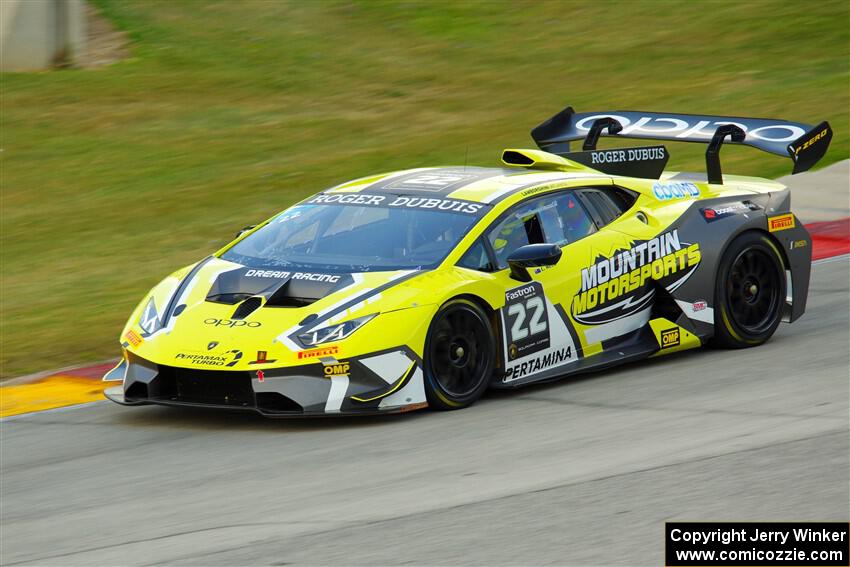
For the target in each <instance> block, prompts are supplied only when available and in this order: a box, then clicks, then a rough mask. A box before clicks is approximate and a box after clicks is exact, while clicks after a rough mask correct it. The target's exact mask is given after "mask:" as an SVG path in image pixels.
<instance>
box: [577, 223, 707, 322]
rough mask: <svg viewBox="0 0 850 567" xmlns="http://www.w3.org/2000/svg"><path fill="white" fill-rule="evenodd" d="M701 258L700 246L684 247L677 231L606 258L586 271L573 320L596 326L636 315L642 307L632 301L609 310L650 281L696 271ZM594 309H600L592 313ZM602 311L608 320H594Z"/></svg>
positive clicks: (582, 276)
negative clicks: (690, 270)
mask: <svg viewBox="0 0 850 567" xmlns="http://www.w3.org/2000/svg"><path fill="white" fill-rule="evenodd" d="M701 258H702V255H701V253H700V249H699V244H690V245H688V244H687V243H686V244H685V245H683V244H682V243H681V242H680V241H679V231H678V230H675V229H674V230H672V231H670V232H665V233H663V234H660V235H658V236H656V237H655V238H653V239H651V240H648V241H646V242H640V243H638V244H634V245H632V247H631V248H629V249H628V250H623V251H620V252H617V253H615V254H613V255H612V256H611V257H610V258H604V257H603V258H601V259H599V260H597V261H596V263H594V264H593V265H592V266H590V267H588V268H582V270H581V292H580V293H579V294H578V295H577V296H576V297H575V298H574V299H573V305H572V310H573V317H574V318H575V319H576V320H577V321H579V322H581V323H584V324H587V325H594V324H599V323H602V322H605V321H609V320H612V319H616V318H619V317H622V316H625V315H628V314H630V313H632V312H635V311H636V310H637V309H636V308H637V307H642V305H639V304H638V303H636V302H635V303H632V302H630V301H628V300H626V301H624V302H623V305H622V306H621V309H620V310H619V311H618V310H611V309H610V308H608V307H609V306H610V304H611V303H612V302H613V301H615V300H618V299H627V297H628V296H629V294H632V293H634V292H637V291H640V290H643V289H644V286H645V285H646V283H647V280H661V279H664V278H666V277H668V276H670V275H673V274H677V273H680V272H684V271H685V270H689V269H695V268H696V266H697V265H698V264H699V262H700V260H701ZM594 308H597V309H596V310H595V311H592V310H593V309H594ZM610 311H612V312H610ZM602 312H605V313H606V315H605V318H604V320H602V321H598V320H594V316H598V315H600V314H601V313H602ZM609 312H610V313H609Z"/></svg>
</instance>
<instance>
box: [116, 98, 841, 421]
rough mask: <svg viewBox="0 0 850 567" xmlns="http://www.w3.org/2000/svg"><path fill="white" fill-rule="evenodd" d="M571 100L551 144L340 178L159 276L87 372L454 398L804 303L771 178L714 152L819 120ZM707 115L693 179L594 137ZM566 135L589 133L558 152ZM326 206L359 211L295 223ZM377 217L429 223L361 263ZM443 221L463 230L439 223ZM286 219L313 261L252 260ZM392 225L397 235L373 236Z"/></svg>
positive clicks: (671, 347)
mask: <svg viewBox="0 0 850 567" xmlns="http://www.w3.org/2000/svg"><path fill="white" fill-rule="evenodd" d="M568 110H569V112H566V111H564V112H562V113H560V114H559V115H556V117H553V119H550V121H547V122H546V123H544V124H543V125H541V126H540V127H538V128H536V129H535V132H534V134H533V135H534V137H535V140H536V141H537V142H538V145H539V146H540V147H541V148H545V149H548V150H550V151H544V150H543V149H540V150H526V149H508V150H505V151H504V152H503V154H502V158H501V161H502V164H501V166H500V167H494V168H482V167H439V168H419V169H413V170H405V171H398V172H392V173H385V174H381V175H375V176H370V177H366V178H362V179H358V180H354V181H350V182H347V183H343V184H341V185H337V186H335V187H333V188H331V189H328V190H326V191H323V192H321V193H319V194H317V195H314V196H313V197H310V198H308V199H306V200H304V201H302V202H301V203H299V204H297V205H295V206H294V207H291V208H290V209H287V210H285V211H283V212H282V213H280V214H277V215H275V216H274V217H272V218H270V219H269V220H267V221H265V222H263V223H261V224H259V225H257V226H256V227H254V228H253V229H251V230H249V231H246V232H245V233H243V234H240V236H239V237H238V238H237V239H236V240H234V241H233V242H231V243H230V244H228V245H227V246H225V247H224V248H222V249H221V250H218V251H217V252H215V253H213V254H212V255H211V256H209V257H208V258H206V259H204V260H202V261H201V262H198V263H197V264H194V265H192V266H188V267H186V268H183V269H181V270H178V271H176V272H174V273H173V274H171V275H170V276H168V277H167V278H165V279H164V280H163V281H162V282H160V283H159V284H158V285H157V286H156V287H154V289H153V290H152V291H151V292H150V294H148V295H147V296H146V297H145V298H144V299H143V300H142V301H141V302H140V303H139V305H138V307H137V308H136V309H135V310H134V312H133V313H132V314H131V316H130V318H129V320H128V322H127V324H126V326H125V328H124V329H123V331H122V333H121V344H122V351H123V357H122V360H121V362H120V363H119V364H118V366H116V368H115V369H113V370H112V371H110V372H109V373H108V374H107V375H106V376H105V377H104V380H120V381H121V382H122V383H121V385H120V386H116V387H113V388H110V389H109V390H107V397H109V398H110V399H112V400H113V401H116V402H118V403H122V404H126V405H138V404H147V403H156V404H165V405H201V406H213V407H227V408H241V409H250V410H255V411H258V412H260V413H262V414H264V415H268V416H272V417H287V416H319V415H347V414H369V413H381V412H399V411H407V410H412V409H417V408H422V407H426V406H431V407H436V408H440V409H452V408H458V407H465V406H467V405H469V404H470V403H472V402H474V401H475V399H477V398H478V397H479V396H480V395H481V394H482V393H483V391H484V390H485V389H486V388H487V387H516V386H520V385H523V384H528V383H532V382H539V381H544V380H552V379H556V378H559V377H562V376H566V375H569V374H573V373H576V372H585V371H589V370H597V369H602V368H606V367H609V366H612V365H615V364H620V363H623V362H626V361H629V360H634V359H640V358H645V357H649V356H661V355H664V354H668V353H673V352H678V351H682V350H686V349H690V348H695V347H698V346H700V345H702V344H704V343H705V342H707V341H709V340H712V339H713V340H716V341H718V342H720V343H721V344H724V345H727V346H732V347H744V346H751V345H756V344H760V343H761V342H764V341H765V340H767V338H769V337H770V335H772V334H773V332H774V331H775V329H776V326H777V325H778V323H779V321H780V320H781V319H783V320H785V321H789V322H790V321H793V320H795V319H797V318H798V317H800V316H801V315H802V314H803V312H804V310H805V301H806V295H807V289H808V279H809V266H810V260H811V250H810V247H809V246H800V245H799V243H800V242H801V241H804V242H808V241H809V236H808V234H807V233H806V231H805V229H804V228H803V227H802V226H801V225H800V224H799V222H798V221H797V220H796V218H795V217H794V216H793V214H792V213H791V212H790V210H789V203H790V197H789V192H788V190H787V189H786V188H785V187H784V186H782V185H781V184H779V183H776V182H774V181H770V180H766V179H761V178H754V177H742V176H734V175H722V174H721V173H720V170H719V162H718V163H717V164H716V167H715V165H713V164H714V162H715V161H716V155H717V153H718V152H719V147H720V145H721V144H722V143H723V140H724V139H725V138H726V137H727V136H729V137H731V138H732V140H733V141H735V140H741V138H740V133H739V132H737V131H733V132H731V133H729V132H728V128H725V123H727V122H734V123H735V124H737V125H738V126H735V127H736V128H740V129H741V130H748V131H749V132H753V131H756V133H757V134H760V135H761V138H758V139H756V140H754V141H751V142H752V143H750V144H749V145H754V146H755V147H759V148H761V149H766V150H767V151H773V150H774V149H775V148H774V146H775V144H776V143H778V142H774V140H775V139H778V138H780V137H781V136H780V134H782V133H783V132H784V133H787V132H791V133H792V134H795V135H796V134H798V132H797V130H802V134H801V135H799V136H796V137H795V139H794V141H793V142H791V143H790V144H791V146H792V147H791V149H789V151H788V153H789V157H791V158H792V159H794V161H795V164H796V165H800V164H801V163H803V162H806V163H808V162H809V161H811V156H810V155H808V154H807V152H812V151H814V152H818V153H820V155H822V153H823V151H825V146H823V141H824V138H826V144H828V142H829V139H828V138H829V136H826V135H825V134H823V133H822V132H826V131H827V130H828V125H826V127H825V129H824V128H821V130H817V129H811V128H804V126H805V125H799V124H798V123H786V122H781V123H780V122H776V121H764V120H760V119H741V118H735V119H729V120H713V119H714V118H719V117H694V116H691V115H669V116H668V117H667V122H664V120H665V117H664V116H663V115H658V114H652V113H637V114H636V115H632V114H629V113H622V112H619V113H618V112H615V113H606V114H599V113H597V114H586V115H577V114H575V113H573V112H572V110H571V109H568ZM647 116H649V117H650V118H649V119H647ZM588 117H590V118H592V120H589V119H588ZM681 117H689V118H688V119H687V120H690V122H688V123H686V124H682V121H683V120H685V119H683V118H681ZM677 120H678V121H679V122H676V121H677ZM748 120H749V121H753V122H752V123H751V124H750V123H748V122H747V121H748ZM641 121H643V122H641ZM622 122H628V124H623V123H622ZM712 122H723V123H724V124H719V125H717V128H718V129H720V128H725V129H724V130H723V131H722V132H721V134H722V136H721V137H720V138H719V139H720V142H719V143H717V136H716V135H715V136H713V137H712V136H711V135H709V136H708V139H706V140H704V141H707V142H709V141H712V140H714V144H713V146H712V144H709V145H710V147H709V150H710V151H713V152H714V154H713V156H714V157H708V158H707V163H708V169H709V170H712V169H714V171H709V173H708V175H700V174H683V173H677V172H667V171H663V167H664V164H666V159H667V154H666V149H664V148H663V147H661V146H652V147H647V148H628V149H612V150H597V149H596V148H595V145H596V141H597V140H598V138H599V136H600V135H603V134H604V132H605V130H607V131H608V133H609V135H613V136H616V135H622V134H617V132H623V131H624V130H628V131H627V132H626V134H629V133H630V134H632V135H633V136H637V137H648V136H649V134H650V133H654V134H657V133H658V132H657V130H658V129H659V125H661V124H666V125H667V126H668V128H672V127H674V126H675V127H677V128H679V130H680V133H682V132H686V131H687V130H688V129H690V130H691V134H690V135H692V136H696V135H697V134H699V135H700V136H702V137H705V136H704V135H703V134H704V133H705V132H706V131H707V129H709V127H710V126H711V125H712ZM704 123H705V124H704ZM618 124H619V130H618ZM771 125H772V128H773V129H771V128H770V127H771ZM650 126H651V127H650ZM748 127H749V128H748ZM629 128H630V130H629ZM641 128H644V129H645V130H646V131H642V130H641ZM783 128H784V129H783ZM759 129H761V130H759ZM672 135H674V132H672V131H671V132H670V136H672ZM670 136H667V135H666V134H665V135H664V136H661V137H667V138H668V139H673V138H670ZM801 136H802V137H803V138H805V136H808V139H799V138H801ZM818 136H819V137H818ZM830 136H831V131H830ZM653 137H658V136H653ZM816 137H817V139H814V138H816ZM577 139H585V148H586V149H585V150H584V151H582V152H570V151H569V148H568V147H566V146H567V145H568V143H569V141H571V140H577ZM679 139H681V138H679ZM765 139H769V140H767V141H765ZM812 139H814V141H811V140H812ZM685 141H695V140H685ZM698 141H703V140H698ZM745 143H746V142H745ZM795 144H796V145H795ZM766 145H770V147H766ZM797 147H799V148H801V149H799V150H797V149H796V148H797ZM553 152H554V153H553ZM818 157H819V156H818ZM815 161H816V159H815ZM808 167H811V165H808ZM612 171H617V172H619V173H616V174H615V173H612ZM623 173H627V174H628V175H623ZM718 175H721V176H722V178H721V179H717V176H718ZM329 207H330V208H334V207H336V209H334V212H335V214H337V216H333V217H332V219H337V220H333V222H332V223H330V224H333V223H337V221H338V219H339V218H341V217H340V216H339V215H338V211H341V210H342V209H341V208H347V209H348V210H355V209H356V211H357V212H356V214H353V216H352V219H353V220H349V221H346V223H348V224H344V223H342V224H341V225H340V226H338V227H331V228H329V227H328V226H326V225H327V224H328V223H325V224H322V222H320V221H317V222H316V223H314V225H310V224H308V223H307V220H305V219H307V218H308V217H309V216H310V215H312V214H313V213H314V212H315V211H320V212H321V211H322V210H325V209H327V208H329ZM316 214H318V213H316ZM393 215H395V216H396V217H398V218H402V219H407V218H410V219H419V218H424V217H426V216H427V218H428V219H431V220H429V221H428V223H427V224H423V225H422V227H423V228H421V229H420V228H418V226H417V227H413V228H411V226H412V225H411V226H407V228H408V230H407V232H406V233H405V232H403V230H402V231H400V232H393V233H389V232H388V233H387V234H386V237H385V238H383V239H382V238H381V237H380V236H375V235H374V234H372V233H369V234H370V237H369V239H368V240H364V242H369V243H371V245H372V246H376V247H377V248H376V249H378V248H380V249H384V248H386V249H387V250H390V249H392V250H396V249H397V250H400V251H401V252H399V253H398V262H399V264H400V265H398V266H393V267H392V269H383V268H382V267H381V266H382V264H380V263H376V264H372V265H367V264H366V263H364V262H365V261H364V260H363V258H369V251H368V250H361V249H358V248H357V243H358V242H357V238H359V237H358V236H357V235H363V234H367V232H368V231H369V230H371V229H370V226H371V225H370V224H369V219H370V218H372V217H374V218H375V219H379V220H377V221H375V222H376V223H378V224H379V223H380V222H382V221H381V219H384V218H389V217H393ZM405 215H409V216H405ZM441 215H442V216H441ZM443 218H445V219H452V222H453V223H454V224H452V227H461V228H459V229H455V228H451V227H449V228H447V226H448V224H447V225H446V226H441V224H440V221H439V219H443ZM435 219H436V221H435ZM464 219H467V220H464ZM329 222H330V221H329ZM298 223H302V224H301V225H299V224H298ZM302 225H303V227H304V228H303V230H299V231H296V232H295V233H294V234H295V236H292V235H289V236H287V238H289V240H288V241H287V242H289V241H291V240H293V238H294V239H295V240H297V241H298V242H296V243H295V244H289V243H287V244H286V246H288V248H286V249H287V250H295V251H296V252H297V253H298V254H304V255H306V256H304V257H309V258H314V257H315V258H317V259H322V260H321V261H316V262H312V261H311V262H305V263H303V264H299V263H297V262H293V261H291V258H290V257H288V256H286V257H284V256H280V257H277V256H273V257H269V258H266V259H265V260H268V261H263V262H256V261H255V260H256V259H257V257H256V256H251V255H250V254H247V255H246V254H245V253H244V250H259V249H263V250H277V249H280V246H283V244H280V243H278V242H277V241H276V240H275V239H274V236H275V234H276V233H275V232H274V231H276V230H277V231H280V230H285V227H288V226H302ZM377 226H378V225H376V227H377ZM393 226H395V227H396V228H398V225H393ZM281 227H284V228H281ZM404 228H405V227H404V226H403V225H402V226H401V229H404ZM321 231H324V233H323V234H324V236H322V237H321V238H329V239H333V242H334V243H335V244H334V246H336V247H337V248H335V250H347V249H350V250H356V254H355V256H356V257H357V258H358V260H357V261H356V262H353V263H352V264H351V265H350V266H348V267H347V268H343V267H341V266H342V264H344V261H343V260H339V259H338V258H337V256H338V255H337V256H334V255H332V254H331V253H327V254H324V255H323V253H322V252H321V246H322V244H321V242H320V235H319V233H320V232H321ZM334 231H335V232H334ZM426 233H427V234H426ZM405 234H406V237H407V238H408V239H410V240H411V241H415V242H417V243H418V244H417V246H418V247H417V248H416V249H414V248H413V247H409V250H408V249H407V248H405V246H404V244H403V243H399V244H398V246H394V244H393V242H384V241H383V240H387V241H392V240H393V239H402V238H403V237H404V236H405ZM263 239H265V240H263ZM429 239H430V240H429ZM346 241H347V242H346ZM252 242H261V244H262V246H260V245H254V248H251V247H250V246H249V245H250V244H251V243H252ZM317 242H318V244H316V243H317ZM448 243H450V244H451V246H450V248H449V249H447V250H445V251H444V252H441V253H440V255H438V256H439V257H438V256H434V255H432V256H428V258H429V259H430V260H434V258H437V259H436V260H434V261H430V263H429V262H423V263H422V264H421V265H416V263H415V262H416V261H415V254H417V253H422V254H426V253H427V252H428V250H430V249H431V248H433V249H434V250H437V249H439V248H440V246H448ZM276 246H277V248H276ZM429 246H430V247H431V248H429ZM263 247H264V248H263ZM317 250H318V252H317ZM422 250H424V251H425V252H417V251H422ZM311 254H312V255H311ZM376 257H377V256H376ZM423 257H425V256H423ZM260 259H261V260H262V259H263V258H260ZM329 259H331V260H333V262H336V263H333V262H331V260H329ZM357 262H360V264H358V263H357ZM402 264H403V265H402ZM730 282H733V283H730ZM730 286H731V288H730Z"/></svg>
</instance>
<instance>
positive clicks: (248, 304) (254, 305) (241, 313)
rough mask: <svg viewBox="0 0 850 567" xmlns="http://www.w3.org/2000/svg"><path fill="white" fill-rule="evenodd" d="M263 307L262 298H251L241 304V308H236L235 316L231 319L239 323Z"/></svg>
mask: <svg viewBox="0 0 850 567" xmlns="http://www.w3.org/2000/svg"><path fill="white" fill-rule="evenodd" d="M262 306H263V298H262V297H256V296H255V297H249V298H248V299H246V300H245V301H243V302H242V303H240V304H239V307H237V308H236V311H234V312H233V315H231V316H230V318H231V319H235V320H237V321H238V320H241V319H244V318H245V317H247V316H248V315H250V314H251V313H253V312H254V311H256V310H257V309H259V308H260V307H262Z"/></svg>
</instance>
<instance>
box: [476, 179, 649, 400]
mask: <svg viewBox="0 0 850 567" xmlns="http://www.w3.org/2000/svg"><path fill="white" fill-rule="evenodd" d="M580 191H581V190H567V191H559V192H556V193H549V194H546V195H544V196H540V197H536V198H533V199H529V200H527V201H524V202H522V203H519V204H517V205H515V206H514V207H512V208H511V209H509V210H508V211H507V212H506V213H505V214H504V215H503V216H502V217H501V218H500V219H499V220H498V221H497V222H496V223H495V224H494V225H493V226H492V227H491V228H490V229H489V230H488V231H487V232H486V237H487V242H489V244H490V246H491V249H492V254H493V260H492V261H493V263H494V264H495V269H496V271H497V273H496V276H497V277H498V278H499V279H500V282H501V283H502V284H503V285H504V286H505V289H506V292H505V305H504V307H503V308H502V309H501V313H500V316H501V322H502V330H503V331H502V348H503V351H504V360H505V375H504V378H503V382H504V383H505V384H506V385H508V384H509V385H516V384H520V383H525V382H531V381H536V380H542V379H546V378H548V377H551V376H556V375H558V374H563V373H564V372H566V371H568V368H567V367H568V365H570V364H573V363H575V362H577V361H578V360H579V359H580V358H581V357H583V356H589V355H592V354H596V353H598V352H600V351H601V350H602V342H603V341H605V340H609V339H611V338H614V337H617V336H621V335H623V334H625V333H628V332H631V331H632V330H634V329H635V328H639V327H640V326H642V325H643V324H645V323H646V321H647V320H648V316H649V312H648V310H646V305H641V306H640V307H642V310H639V311H635V312H631V311H629V309H631V307H633V305H631V304H629V305H627V307H628V308H629V309H627V310H626V311H625V312H624V311H623V310H622V309H621V307H622V306H623V305H625V304H627V303H628V302H629V299H628V298H630V297H633V296H636V295H637V296H641V294H640V293H639V292H640V289H639V288H642V287H645V286H639V285H637V284H639V283H641V282H640V279H639V278H638V279H637V280H634V282H632V283H635V286H634V289H631V288H630V287H629V285H628V284H629V282H625V281H623V280H622V278H621V276H622V270H623V266H622V265H621V266H620V267H619V269H617V268H616V267H615V269H614V270H611V267H610V258H612V257H616V255H617V253H618V251H621V250H623V249H628V248H630V246H631V242H630V241H629V239H628V237H627V236H626V235H624V234H621V233H619V232H616V231H607V230H605V227H604V224H605V222H604V220H600V219H599V218H598V214H597V213H596V211H595V209H592V203H587V202H586V200H585V199H584V198H583V197H582V195H581V194H580ZM600 225H601V226H600ZM543 242H546V243H552V244H557V245H558V246H560V247H561V250H562V256H561V259H560V260H559V261H558V263H557V264H556V265H554V266H546V267H540V268H534V269H531V270H529V272H530V276H531V278H532V281H531V282H528V283H523V282H519V281H516V280H514V279H512V278H511V277H510V270H509V269H507V268H508V263H507V258H508V256H509V255H510V253H511V252H513V251H514V250H516V249H517V248H519V247H520V246H523V245H525V244H537V243H543ZM599 266H602V267H601V268H600V267H599ZM600 273H601V277H600ZM630 275H631V274H630ZM612 278H614V280H615V281H616V283H615V284H613V287H611V284H609V282H610V281H611V280H612ZM621 283H623V284H626V285H624V286H622V285H620V284H621ZM643 283H644V284H646V282H643ZM609 288H610V289H609ZM614 288H616V289H614ZM609 291H613V292H616V293H609ZM622 291H625V293H624V294H622V293H621V292H622ZM603 295H604V298H603ZM620 295H623V297H622V298H620ZM644 295H645V294H644ZM612 305H613V307H612ZM638 312H640V315H638V316H637V317H634V316H633V315H635V313H638ZM628 317H631V318H628Z"/></svg>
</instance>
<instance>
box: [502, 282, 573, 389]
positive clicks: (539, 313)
mask: <svg viewBox="0 0 850 567" xmlns="http://www.w3.org/2000/svg"><path fill="white" fill-rule="evenodd" d="M501 314H502V328H503V329H504V341H503V347H504V352H505V376H504V378H503V379H502V381H503V382H506V383H507V382H514V381H516V380H524V379H526V378H529V377H531V376H536V375H538V374H541V373H543V372H546V371H549V370H552V369H554V368H557V367H558V366H562V365H564V364H567V363H570V362H575V361H576V360H578V356H577V353H576V352H575V349H576V345H575V342H574V341H573V334H572V333H570V331H569V329H568V328H567V324H566V323H565V321H564V319H563V318H561V317H560V316H559V315H558V313H557V310H556V308H555V306H554V305H552V304H551V303H550V302H549V301H548V299H547V298H546V295H545V293H544V292H543V285H542V284H541V283H540V282H531V283H528V284H525V285H522V286H520V287H516V288H513V289H511V290H508V291H507V292H505V306H504V307H503V308H502V310H501Z"/></svg>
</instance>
